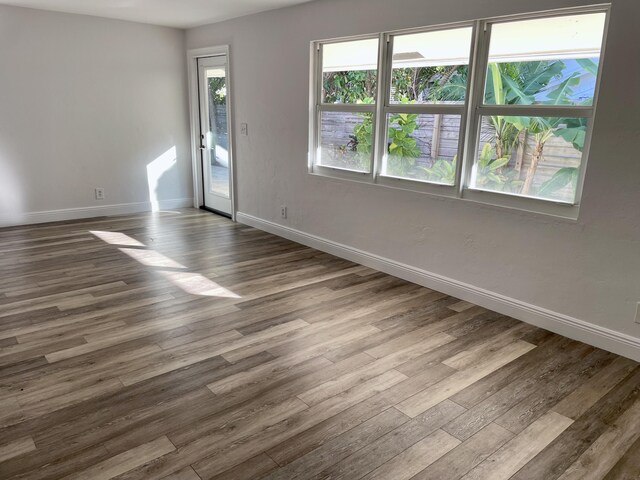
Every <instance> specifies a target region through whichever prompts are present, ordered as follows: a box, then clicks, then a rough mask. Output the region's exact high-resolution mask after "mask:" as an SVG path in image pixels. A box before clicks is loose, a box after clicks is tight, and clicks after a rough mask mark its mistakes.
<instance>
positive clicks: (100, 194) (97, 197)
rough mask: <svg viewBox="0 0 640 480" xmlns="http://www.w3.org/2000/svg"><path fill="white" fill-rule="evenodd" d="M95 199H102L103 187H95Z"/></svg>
mask: <svg viewBox="0 0 640 480" xmlns="http://www.w3.org/2000/svg"><path fill="white" fill-rule="evenodd" d="M96 200H104V188H96Z"/></svg>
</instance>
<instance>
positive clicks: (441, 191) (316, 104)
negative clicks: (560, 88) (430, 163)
mask: <svg viewBox="0 0 640 480" xmlns="http://www.w3.org/2000/svg"><path fill="white" fill-rule="evenodd" d="M610 9H611V5H610V4H598V5H591V6H581V7H569V8H562V9H554V10H546V11H540V12H530V13H523V14H515V15H507V16H499V17H490V18H484V19H479V20H470V21H464V22H455V23H447V24H441V25H432V26H426V27H419V28H409V29H400V30H394V31H387V32H382V33H379V34H373V35H358V36H350V37H341V38H336V39H329V40H318V41H314V42H311V66H310V72H311V75H310V90H311V95H310V117H309V121H310V123H309V125H310V135H309V160H308V167H309V173H310V174H314V175H320V176H326V177H333V178H338V179H344V180H353V181H358V182H364V183H371V184H376V185H382V186H385V187H391V188H398V189H402V190H409V191H417V192H421V193H426V194H431V195H436V196H439V197H450V198H456V199H459V200H463V201H470V202H473V203H482V204H487V205H491V206H496V207H505V208H510V209H516V210H522V211H526V212H532V213H535V214H545V215H551V216H555V217H560V218H566V219H570V220H575V219H577V216H578V212H579V208H580V201H581V198H582V192H583V186H584V179H585V175H586V170H587V163H588V159H589V153H590V147H591V139H592V132H593V125H594V119H595V116H596V110H597V104H598V97H599V92H600V83H601V79H602V70H603V64H604V57H605V47H606V43H607V33H608V27H609V19H610ZM589 13H604V14H605V21H604V30H603V35H602V42H601V47H600V61H599V64H598V72H597V77H596V82H595V89H594V96H593V103H592V105H590V106H580V105H579V106H564V105H486V104H484V94H485V91H484V90H485V83H486V77H487V68H488V64H489V62H488V60H489V48H490V42H491V26H492V25H494V24H498V23H507V22H516V21H522V20H533V19H541V18H554V17H563V16H570V15H580V14H589ZM465 27H467V28H468V27H471V28H472V40H471V45H470V54H469V65H468V69H469V70H468V81H467V92H466V96H465V102H464V104H460V105H446V104H428V103H425V104H412V105H399V104H392V103H391V101H390V100H391V98H390V96H391V78H392V65H393V59H392V55H393V39H394V37H396V36H399V35H407V34H414V33H425V32H432V31H442V30H455V29H458V28H465ZM376 37H377V38H378V39H379V40H378V65H377V92H376V103H375V105H372V106H370V107H373V108H372V111H373V115H374V131H373V139H372V142H373V153H372V160H371V172H356V171H351V170H345V169H341V168H338V167H328V166H322V165H319V164H318V163H316V161H315V160H316V156H317V155H318V152H319V150H318V149H319V142H320V128H321V125H320V115H321V112H322V111H327V110H333V111H355V112H360V111H371V110H370V109H365V108H362V107H364V105H356V104H354V105H345V104H339V105H337V107H339V108H335V107H329V108H327V107H328V106H329V105H331V104H321V103H320V100H321V95H322V48H321V45H323V44H327V43H339V42H345V41H350V40H361V39H368V38H369V39H370V38H376ZM344 107H346V108H344ZM353 107H356V108H353ZM389 113H417V114H435V113H440V114H455V115H460V117H461V120H460V136H459V144H458V159H459V160H458V162H457V165H456V177H455V183H454V185H446V184H438V183H434V182H428V181H422V180H415V179H408V178H401V177H395V176H387V175H382V164H383V156H386V155H387V149H386V143H387V135H388V128H387V127H388V125H387V114H389ZM486 115H527V116H546V117H576V118H587V119H588V124H587V130H586V133H585V147H584V149H583V152H582V160H581V162H580V167H579V173H578V182H577V186H576V195H575V200H574V202H573V203H569V202H563V201H559V200H550V199H544V198H536V197H531V196H525V195H518V194H513V193H506V192H494V191H488V190H481V189H477V188H471V187H470V180H471V174H472V169H473V166H474V163H475V158H476V155H477V151H478V137H479V134H480V127H481V120H482V117H483V116H486Z"/></svg>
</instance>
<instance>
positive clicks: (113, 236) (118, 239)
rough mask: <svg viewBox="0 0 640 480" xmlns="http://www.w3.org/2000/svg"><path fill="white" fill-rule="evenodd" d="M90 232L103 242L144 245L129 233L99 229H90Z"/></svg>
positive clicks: (130, 245)
mask: <svg viewBox="0 0 640 480" xmlns="http://www.w3.org/2000/svg"><path fill="white" fill-rule="evenodd" d="M90 232H91V233H92V234H93V235H95V236H96V237H98V238H99V239H100V240H102V241H103V242H106V243H108V244H110V245H126V246H128V247H144V246H145V245H144V243H141V242H139V241H138V240H136V239H135V238H131V237H130V236H129V235H125V234H124V233H120V232H102V231H99V230H90Z"/></svg>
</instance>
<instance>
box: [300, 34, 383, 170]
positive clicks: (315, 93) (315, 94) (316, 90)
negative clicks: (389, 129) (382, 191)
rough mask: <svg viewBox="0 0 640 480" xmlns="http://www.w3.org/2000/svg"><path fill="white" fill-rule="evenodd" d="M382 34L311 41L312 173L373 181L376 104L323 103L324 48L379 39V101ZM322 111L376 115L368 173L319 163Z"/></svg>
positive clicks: (310, 165) (310, 150)
mask: <svg viewBox="0 0 640 480" xmlns="http://www.w3.org/2000/svg"><path fill="white" fill-rule="evenodd" d="M381 37H382V35H380V34H374V35H357V36H351V37H342V38H332V39H330V40H322V41H316V42H312V44H311V48H312V58H313V59H314V61H313V62H312V71H313V72H314V74H313V77H314V78H312V84H311V88H312V95H311V97H312V100H311V101H312V110H313V111H312V114H311V115H312V116H311V123H310V125H311V126H312V134H311V135H310V137H311V142H310V147H309V170H310V173H318V174H321V175H325V176H333V177H337V178H343V179H347V180H356V181H368V182H372V181H373V172H374V168H375V158H376V150H375V145H376V128H375V126H376V125H377V115H376V111H377V107H378V105H377V103H376V104H374V105H367V104H357V103H338V104H335V103H323V102H322V73H323V72H322V46H323V45H327V44H332V43H343V42H350V41H355V40H370V39H374V38H375V39H377V40H378V54H377V58H378V63H377V65H376V102H377V101H378V98H379V96H380V56H381V50H382V49H381V43H380V39H381ZM323 112H351V113H364V112H367V113H372V114H373V125H374V130H373V132H372V136H373V137H372V139H371V141H372V145H373V146H374V148H373V149H372V152H371V159H370V162H369V169H370V171H369V172H359V171H357V170H350V169H347V168H340V167H333V166H329V165H321V164H320V163H318V162H316V159H317V157H318V156H319V152H320V140H321V129H322V113H323Z"/></svg>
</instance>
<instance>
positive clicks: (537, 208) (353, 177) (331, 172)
mask: <svg viewBox="0 0 640 480" xmlns="http://www.w3.org/2000/svg"><path fill="white" fill-rule="evenodd" d="M309 174H310V175H311V176H313V177H317V178H329V179H333V180H339V181H347V182H355V183H360V184H366V185H374V186H378V187H383V188H392V189H394V190H402V191H405V192H411V193H419V194H422V195H427V196H430V197H434V198H438V199H447V200H450V201H454V202H467V203H474V204H478V205H482V206H486V207H489V208H492V209H497V210H500V211H511V212H513V213H516V212H519V213H522V214H526V215H530V216H532V217H537V218H544V217H551V218H553V219H557V220H560V221H563V222H566V223H577V220H578V214H579V211H580V206H579V205H571V204H567V203H561V202H553V201H549V200H542V199H537V198H529V197H520V196H515V195H509V194H504V193H495V192H487V191H482V190H471V189H464V190H463V191H462V193H461V194H460V192H459V191H458V189H457V187H454V186H449V185H442V184H436V183H434V184H431V183H426V182H413V181H411V180H402V179H399V178H393V177H377V178H376V179H375V180H374V178H373V176H372V175H371V174H368V173H357V172H350V171H345V170H341V169H331V168H327V167H324V168H322V167H320V168H318V167H317V166H316V167H314V168H313V169H310V170H309ZM414 184H415V185H414Z"/></svg>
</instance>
